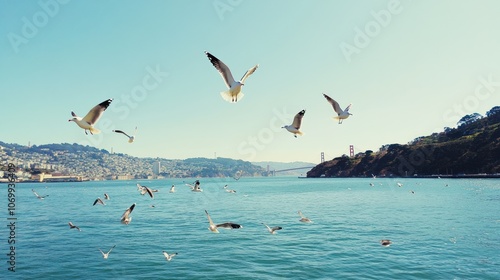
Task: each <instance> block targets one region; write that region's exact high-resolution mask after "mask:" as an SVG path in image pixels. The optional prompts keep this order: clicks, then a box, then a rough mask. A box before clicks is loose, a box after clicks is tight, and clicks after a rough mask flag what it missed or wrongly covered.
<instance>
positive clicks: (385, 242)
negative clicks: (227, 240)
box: [32, 180, 402, 261]
mask: <svg viewBox="0 0 500 280" xmlns="http://www.w3.org/2000/svg"><path fill="white" fill-rule="evenodd" d="M370 184H371V183H370ZM200 185H201V184H200V181H199V180H196V181H195V182H194V183H193V184H188V183H186V186H188V187H189V188H190V189H191V191H193V192H202V191H203V189H201V187H200ZM136 186H137V191H138V192H139V193H140V194H141V195H143V196H149V197H150V198H151V199H154V193H157V192H159V190H158V189H152V188H150V187H148V186H145V185H141V184H139V183H137V184H136ZM398 186H402V184H401V183H399V182H398ZM223 189H224V190H225V191H226V192H228V193H236V191H235V190H232V189H229V188H228V185H227V184H226V185H225V186H224V187H223ZM32 192H33V193H34V195H35V196H36V197H37V198H38V199H40V200H43V199H45V198H46V197H48V195H39V194H38V193H37V192H36V191H35V190H34V189H32ZM169 192H170V193H174V192H175V185H172V186H171V188H170V191H169ZM110 199H111V198H110V196H109V195H108V194H107V193H104V200H103V199H102V198H101V197H97V198H96V199H95V200H94V202H93V204H92V206H96V205H102V206H105V205H106V203H105V200H110ZM136 205H137V204H136V203H133V204H132V205H130V207H128V208H127V209H125V211H124V212H123V214H122V215H121V217H120V222H121V223H122V224H125V225H129V224H130V223H131V222H132V212H133V211H134V209H135V207H136ZM151 207H154V205H151ZM205 214H206V217H207V220H208V230H209V231H211V232H213V233H219V229H226V230H237V229H241V228H243V226H242V225H241V224H238V223H233V222H223V223H215V222H214V221H213V220H212V217H211V216H210V214H209V213H208V211H207V210H205ZM297 214H298V215H299V217H300V219H299V220H298V221H299V222H302V223H313V221H312V220H311V219H309V218H308V217H306V216H305V215H304V214H303V213H302V211H300V210H299V211H297ZM261 224H262V225H263V226H265V228H266V229H267V231H268V232H269V233H270V234H276V233H277V232H278V231H279V230H282V229H283V227H281V226H270V225H268V224H266V223H261ZM68 226H69V229H70V230H71V229H75V230H77V231H82V230H81V228H80V227H79V226H77V225H75V224H73V222H71V221H69V222H68ZM380 244H381V245H382V246H384V247H388V246H390V245H391V244H392V241H391V240H389V239H382V240H380ZM115 247H116V245H113V246H112V247H111V248H110V249H109V250H108V251H107V252H105V251H103V250H101V248H98V250H99V252H101V254H102V257H103V258H104V259H108V258H109V255H110V253H111V251H112V250H113V249H114V248H115ZM177 255H178V253H177V252H175V253H168V252H167V251H163V256H164V257H165V260H166V261H171V260H172V258H173V257H175V256H177Z"/></svg>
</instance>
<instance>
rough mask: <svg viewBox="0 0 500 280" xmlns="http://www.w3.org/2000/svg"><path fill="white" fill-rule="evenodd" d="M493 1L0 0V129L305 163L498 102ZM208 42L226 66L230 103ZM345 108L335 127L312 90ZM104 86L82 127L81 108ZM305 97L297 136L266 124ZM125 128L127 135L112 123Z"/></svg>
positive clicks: (496, 5)
mask: <svg viewBox="0 0 500 280" xmlns="http://www.w3.org/2000/svg"><path fill="white" fill-rule="evenodd" d="M498 11H500V2H499V1H494V0H492V1H451V0H450V1H430V0H429V1H392V0H384V1H373V0H370V1H329V0H326V1H285V0H283V1H263V0H262V1H259V0H255V1H254V0H252V1H249V0H208V1H186V0H185V1H181V0H179V1H166V0H162V1H153V0H148V1H138V0H134V1H133V0H120V1H106V0H104V1H101V0H99V1H97V0H94V1H92V0H88V1H81V0H72V1H63V0H60V1H57V0H40V1H10V0H0V18H2V21H1V24H0V36H1V38H2V39H1V40H0V92H1V97H2V98H1V101H0V102H1V108H2V121H1V126H2V128H1V130H0V140H2V141H4V142H8V143H19V144H25V145H27V144H28V142H29V141H31V144H32V145H33V144H36V145H41V144H46V143H66V142H67V143H81V144H85V145H92V146H96V147H98V148H102V149H107V150H111V148H113V149H114V151H115V152H121V153H126V154H130V155H133V156H139V157H157V156H158V157H164V158H171V159H184V158H189V157H213V156H214V155H215V153H216V155H217V156H221V157H229V158H236V159H243V160H250V161H266V160H271V161H283V162H291V161H308V162H315V163H317V162H319V160H320V153H321V152H325V155H326V158H327V159H331V158H333V157H336V156H340V155H342V154H348V153H349V145H350V144H352V145H354V146H355V151H356V152H361V151H365V150H367V149H372V150H378V148H380V146H381V145H383V144H390V143H407V142H408V141H410V140H412V139H414V138H415V137H418V136H422V135H428V134H431V133H433V132H439V131H442V130H443V128H444V127H455V126H456V122H457V121H458V120H459V119H460V118H461V117H462V116H463V115H465V114H470V113H474V112H478V113H480V114H482V115H484V114H485V112H486V111H487V110H489V109H490V108H492V107H493V106H495V105H500V35H499V34H500V33H499V30H500V19H499V17H498ZM205 50H207V51H209V52H211V53H212V54H214V55H215V56H217V57H218V58H219V59H221V60H222V61H223V62H225V63H226V64H227V65H228V66H229V67H230V68H231V70H232V72H233V75H234V76H235V78H240V77H241V76H242V75H243V74H244V72H245V71H246V70H247V69H249V68H250V67H251V66H253V65H255V64H257V63H258V64H259V65H260V67H259V68H258V69H257V71H256V72H255V73H254V74H253V75H252V76H250V77H249V78H248V79H247V81H246V83H245V86H244V87H243V92H244V93H245V98H243V99H242V100H240V101H239V102H238V103H236V104H231V103H228V102H226V101H224V100H223V99H222V98H221V96H220V95H219V92H221V91H224V90H225V85H224V83H223V81H222V78H221V77H220V75H219V74H218V73H217V71H216V70H215V68H214V67H213V66H212V65H211V64H210V62H209V61H208V59H207V57H206V56H205V54H204V51H205ZM322 93H327V94H328V95H330V96H331V97H332V98H334V99H336V100H337V101H338V102H339V103H340V105H341V106H342V107H346V106H347V105H348V104H349V103H352V107H351V113H352V114H353V116H351V117H349V119H347V120H345V121H344V123H343V124H342V125H339V124H337V123H336V121H335V120H334V119H332V117H333V116H334V112H333V109H332V108H331V106H330V105H329V104H328V103H327V102H326V100H325V99H324V98H323V96H322ZM107 98H114V101H113V102H112V103H111V105H110V107H109V108H108V110H107V111H106V112H105V113H104V116H103V118H102V119H101V120H100V121H99V122H98V123H97V125H96V127H97V128H99V129H101V130H102V131H103V132H102V133H101V134H99V135H94V136H92V135H85V133H84V131H83V130H82V129H80V128H79V127H77V126H76V124H74V123H72V122H68V119H69V118H70V117H71V116H70V112H71V111H75V112H76V113H77V114H79V115H81V116H84V115H85V114H86V113H87V112H88V110H89V109H90V108H92V107H93V106H95V105H96V104H98V103H100V102H102V101H104V100H106V99H107ZM302 109H305V110H306V114H305V116H304V119H303V123H302V128H301V130H302V131H303V132H304V135H303V136H301V137H298V138H297V139H296V138H294V137H293V135H292V134H291V133H289V132H287V131H286V130H284V129H281V128H280V127H281V126H282V125H285V124H290V123H291V122H292V119H293V116H294V115H295V114H296V113H297V112H299V111H300V110H302ZM136 126H137V127H138V133H137V138H136V141H135V142H134V143H132V144H129V143H127V139H126V138H125V137H124V136H123V135H119V134H115V133H113V132H111V130H112V129H122V130H124V131H128V132H132V131H133V129H134V128H135V127H136Z"/></svg>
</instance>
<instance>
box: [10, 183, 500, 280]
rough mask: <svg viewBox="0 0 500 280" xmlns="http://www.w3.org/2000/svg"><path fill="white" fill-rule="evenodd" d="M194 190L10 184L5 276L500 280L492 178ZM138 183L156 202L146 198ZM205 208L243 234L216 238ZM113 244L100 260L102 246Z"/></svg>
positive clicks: (499, 202)
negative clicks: (386, 242) (126, 216)
mask: <svg viewBox="0 0 500 280" xmlns="http://www.w3.org/2000/svg"><path fill="white" fill-rule="evenodd" d="M194 180H195V179H165V180H151V181H147V180H132V181H102V182H79V183H18V184H16V211H15V217H16V218H17V220H16V230H15V236H16V237H15V238H16V243H15V247H16V250H15V253H16V267H15V272H10V271H8V269H7V268H8V267H9V264H8V263H7V260H8V256H7V255H6V254H7V253H9V249H10V248H9V246H10V245H9V244H8V243H7V238H8V237H9V232H8V228H7V227H3V229H2V231H1V234H2V238H1V239H2V240H4V241H3V242H2V243H1V244H2V245H0V246H1V247H0V248H1V250H2V252H4V253H2V256H3V257H2V259H3V260H2V266H1V269H2V271H1V272H0V278H2V279H500V271H499V270H500V269H499V267H500V254H499V252H500V180H498V179H483V180H479V179H414V178H408V179H404V178H403V179H388V178H377V179H372V178H366V179H365V178H363V179H355V178H353V179H325V178H321V179H301V178H296V177H266V178H241V179H240V180H238V181H236V180H233V179H232V178H224V179H215V178H210V179H209V178H200V179H199V180H200V182H201V188H202V189H203V192H198V193H197V192H192V191H191V189H190V188H189V187H188V186H186V183H193V182H194ZM398 182H400V183H402V184H403V186H402V187H398V185H397V183H398ZM136 183H140V184H142V185H147V186H149V187H150V188H152V189H158V190H159V192H157V193H155V196H154V199H151V198H150V197H149V196H147V195H145V196H142V195H141V194H140V193H139V192H138V191H137V187H136ZM370 183H373V184H374V186H373V187H372V186H370ZM173 184H174V185H175V186H176V192H175V193H170V192H169V189H170V186H171V185H173ZM226 184H227V185H228V189H234V190H236V193H228V192H226V191H225V189H224V188H223V187H224V185H226ZM2 186H4V185H2ZM5 186H6V185H5ZM6 189H7V188H6V187H5V188H4V192H5V196H4V197H6V194H7V191H6ZM31 189H35V190H36V191H37V192H38V193H39V194H40V195H49V196H48V197H46V198H45V199H43V200H40V199H37V198H36V197H35V195H34V194H33V193H32V191H31ZM412 191H413V192H412ZM104 193H108V194H109V196H110V197H111V199H110V200H105V203H106V205H104V206H103V205H95V206H93V205H92V204H93V202H94V200H95V199H96V198H97V197H101V198H102V199H104ZM133 203H137V204H136V207H135V209H134V211H133V212H132V214H131V216H132V217H133V219H132V222H131V223H130V224H129V225H124V224H121V223H120V217H121V215H122V214H123V212H124V211H125V209H127V208H128V207H129V206H130V205H132V204H133ZM152 206H154V207H152ZM4 208H5V210H3V211H2V212H3V213H4V215H2V217H3V218H2V220H4V223H5V224H8V222H7V221H8V220H7V217H8V215H5V213H8V212H7V201H6V199H5V200H4ZM205 210H207V211H208V212H209V213H210V215H211V217H212V219H213V220H214V222H215V223H222V222H229V221H231V222H234V223H238V224H241V225H242V226H243V228H241V229H236V230H225V229H220V230H219V231H220V233H219V234H215V233H212V232H210V231H209V230H208V220H207V217H206V215H205ZM298 210H301V211H302V212H303V213H304V215H306V216H307V217H309V218H310V219H311V220H312V221H313V222H312V223H302V222H300V221H299V219H300V217H299V215H298V213H297V211H298ZM69 221H71V222H73V223H74V224H75V225H77V226H79V227H80V228H81V231H77V230H75V229H69V226H68V222H69ZM262 223H266V224H268V225H269V226H281V227H282V228H283V229H282V230H279V231H277V234H274V235H271V234H270V233H269V232H268V231H267V229H266V227H265V226H264V225H262ZM381 239H390V240H391V241H392V242H393V243H392V245H391V246H389V247H383V246H381V245H380V243H379V241H380V240H381ZM113 245H116V247H115V248H114V249H113V251H112V252H111V254H110V255H109V258H108V259H104V258H103V257H102V255H101V253H100V252H99V250H98V248H100V249H102V250H103V251H107V250H109V248H111V247H112V246H113ZM163 250H165V251H167V252H169V253H173V252H177V253H178V255H177V256H176V257H175V258H174V259H172V261H170V262H168V261H166V260H165V258H164V256H163V254H162V251H163Z"/></svg>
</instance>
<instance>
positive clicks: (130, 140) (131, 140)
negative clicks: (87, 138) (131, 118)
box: [113, 127, 137, 143]
mask: <svg viewBox="0 0 500 280" xmlns="http://www.w3.org/2000/svg"><path fill="white" fill-rule="evenodd" d="M113 132H116V133H121V134H123V135H125V136H127V137H128V142H129V143H132V142H134V140H135V134H137V127H135V132H134V135H128V134H127V133H125V132H124V131H123V130H119V129H116V130H113Z"/></svg>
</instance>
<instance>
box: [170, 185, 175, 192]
mask: <svg viewBox="0 0 500 280" xmlns="http://www.w3.org/2000/svg"><path fill="white" fill-rule="evenodd" d="M170 192H171V193H174V192H175V186H174V185H172V187H170Z"/></svg>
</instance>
